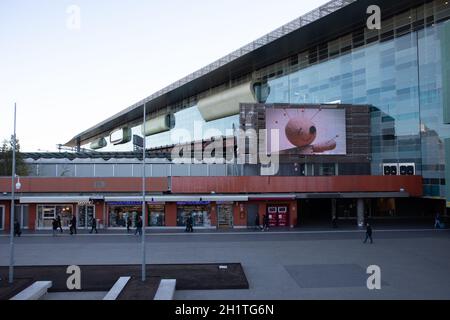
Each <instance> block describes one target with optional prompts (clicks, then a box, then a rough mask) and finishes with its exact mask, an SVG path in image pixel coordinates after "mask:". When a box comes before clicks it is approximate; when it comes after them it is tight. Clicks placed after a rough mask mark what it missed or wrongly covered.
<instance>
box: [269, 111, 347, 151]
mask: <svg viewBox="0 0 450 320" xmlns="http://www.w3.org/2000/svg"><path fill="white" fill-rule="evenodd" d="M345 123H346V122H345V109H339V108H338V109H336V108H268V109H267V110H266V129H267V131H268V133H267V142H268V143H267V150H268V152H269V153H277V152H281V151H287V150H289V151H291V150H295V151H296V152H297V153H298V154H301V155H346V154H347V137H346V127H345ZM271 130H278V132H279V147H278V148H276V144H273V143H272V141H271Z"/></svg>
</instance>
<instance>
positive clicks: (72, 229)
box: [70, 215, 77, 235]
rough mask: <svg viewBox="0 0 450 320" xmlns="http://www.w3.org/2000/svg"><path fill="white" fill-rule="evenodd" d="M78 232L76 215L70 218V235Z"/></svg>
mask: <svg viewBox="0 0 450 320" xmlns="http://www.w3.org/2000/svg"><path fill="white" fill-rule="evenodd" d="M73 234H77V218H76V217H75V215H73V216H72V220H70V235H73Z"/></svg>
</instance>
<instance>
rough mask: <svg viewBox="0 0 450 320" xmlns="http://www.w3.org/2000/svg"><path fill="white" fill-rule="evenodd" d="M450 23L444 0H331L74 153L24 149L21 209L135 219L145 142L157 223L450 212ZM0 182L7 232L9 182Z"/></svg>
mask: <svg viewBox="0 0 450 320" xmlns="http://www.w3.org/2000/svg"><path fill="white" fill-rule="evenodd" d="M372 5H376V6H379V8H380V9H381V29H369V27H368V24H367V20H368V18H369V17H370V16H371V14H370V13H369V14H368V13H367V9H368V7H369V6H372ZM449 18H450V4H449V3H448V1H445V0H434V1H425V0H398V1H387V0H371V1H366V0H334V1H331V2H329V3H327V4H325V5H323V6H322V7H320V8H318V9H316V10H314V11H312V12H310V13H308V14H306V15H304V16H302V17H300V18H298V19H296V20H294V21H292V22H290V23H288V24H286V25H284V26H282V27H280V28H279V29H277V30H275V31H273V32H272V33H270V34H268V35H266V36H264V37H262V38H260V39H257V40H255V41H254V42H252V43H250V44H248V45H247V46H245V47H243V48H240V49H238V50H237V51H235V52H233V53H231V54H229V55H227V56H225V57H223V58H221V59H219V60H218V61H216V62H214V63H212V64H210V65H208V66H206V67H204V68H203V69H201V70H198V71H197V72H195V73H193V74H191V75H188V76H187V77H185V78H183V79H181V80H179V81H177V82H175V83H174V84H172V85H170V86H169V87H167V88H164V89H162V90H161V91H159V92H156V93H154V94H153V95H151V96H149V97H148V98H146V99H145V100H143V101H139V102H138V103H136V104H134V105H132V106H131V107H129V108H127V109H125V110H123V111H122V112H120V113H118V114H116V115H114V116H112V117H110V118H108V119H106V120H104V121H102V122H100V123H99V124H98V125H96V126H94V127H92V128H90V129H88V130H85V131H83V132H81V133H79V134H77V135H76V136H75V137H74V138H73V139H71V140H70V141H69V142H67V143H66V144H65V145H66V146H67V147H71V148H74V152H59V153H46V154H42V153H37V154H25V158H26V162H27V164H28V168H29V170H28V171H29V172H28V176H26V177H20V181H21V185H22V187H21V189H20V190H18V194H17V200H16V212H17V214H16V217H17V218H18V219H19V220H20V222H21V223H22V226H24V227H28V228H29V229H46V228H49V227H50V225H51V221H52V219H53V218H54V217H56V216H57V215H60V216H61V217H62V219H63V222H64V224H65V226H67V225H68V220H69V219H70V217H71V216H72V215H76V216H77V218H78V224H79V227H81V228H88V227H89V226H90V224H91V221H92V219H93V218H94V217H95V218H96V219H97V220H99V223H100V225H101V226H102V227H104V228H124V227H125V226H126V221H127V218H128V217H131V218H132V221H133V223H134V220H135V217H136V216H137V215H140V214H142V196H141V190H142V178H141V177H142V174H143V168H144V164H143V152H142V147H143V141H144V139H143V137H145V145H146V162H145V176H146V199H147V205H146V211H147V212H146V214H145V217H146V225H147V226H148V227H150V228H176V227H180V228H182V227H183V226H184V224H185V220H186V217H187V216H192V217H193V218H194V222H195V226H196V227H199V228H247V227H252V226H254V225H255V223H256V220H257V217H259V218H260V221H262V216H263V215H264V214H268V215H269V218H270V225H271V226H272V227H298V226H300V227H301V226H303V225H307V224H312V223H315V222H316V221H317V222H321V221H322V222H323V221H329V222H331V220H332V218H333V217H335V218H337V219H338V221H350V222H351V223H354V224H355V225H357V224H358V225H359V226H362V225H363V224H364V221H366V220H367V219H370V220H376V219H397V220H399V219H409V218H423V219H433V217H434V216H435V215H436V214H437V213H440V214H442V215H447V206H448V205H449V203H450V202H449V201H450V189H449V188H447V183H446V181H448V180H449V179H450V176H449V174H450V163H449V161H450V140H449V139H450V87H449V84H450V22H448V19H449ZM144 105H145V110H146V111H147V112H146V124H145V130H144V126H143V122H144ZM104 107H105V111H107V109H106V108H107V106H104ZM252 132H255V135H252ZM207 155H209V157H208V156H207ZM0 192H1V193H2V194H0V228H1V229H7V228H8V227H7V226H8V221H9V218H8V217H9V214H8V213H9V210H10V206H11V193H10V192H11V179H10V178H8V177H5V178H0Z"/></svg>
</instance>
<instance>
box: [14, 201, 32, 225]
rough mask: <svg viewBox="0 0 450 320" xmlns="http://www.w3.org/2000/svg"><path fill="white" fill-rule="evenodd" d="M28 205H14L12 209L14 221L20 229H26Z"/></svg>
mask: <svg viewBox="0 0 450 320" xmlns="http://www.w3.org/2000/svg"><path fill="white" fill-rule="evenodd" d="M28 209H29V207H28V205H26V204H25V205H24V204H21V205H16V206H15V207H14V219H16V220H17V221H18V222H19V224H20V227H21V228H22V229H28V221H29V220H28V216H29V215H28V211H29V210H28Z"/></svg>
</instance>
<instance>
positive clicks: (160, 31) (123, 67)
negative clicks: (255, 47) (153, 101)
mask: <svg viewBox="0 0 450 320" xmlns="http://www.w3.org/2000/svg"><path fill="white" fill-rule="evenodd" d="M326 2H328V0H301V1H300V0H279V1H273V0H245V1H244V0H221V1H219V0H189V1H186V0H165V1H162V0H127V1H123V0H71V1H66V0H1V1H0V141H3V140H4V139H9V138H10V137H11V135H12V133H13V110H14V103H17V137H18V139H19V140H20V144H21V151H27V152H34V151H55V150H57V144H64V143H66V142H67V141H69V140H70V139H71V138H72V137H73V136H75V135H76V134H78V133H80V132H82V131H84V130H86V129H88V128H90V127H92V126H93V125H95V124H97V123H99V122H101V121H103V120H105V119H106V118H108V117H110V116H112V115H114V114H116V113H117V112H119V111H121V110H123V109H125V108H127V107H129V106H131V105H133V104H134V103H136V102H138V101H140V100H142V99H144V98H146V97H148V96H150V95H151V94H153V93H154V92H156V91H158V90H160V89H162V88H164V87H165V86H167V85H169V84H171V83H173V82H175V81H177V80H179V79H181V78H183V77H184V76H186V75H188V74H190V73H192V72H194V71H196V70H198V69H200V68H202V67H204V66H206V65H208V64H209V63H212V62H214V61H215V60H217V59H219V58H221V57H223V56H225V55H227V54H229V53H230V52H232V51H234V50H236V49H238V48H240V47H242V46H244V45H246V44H248V43H250V42H252V41H253V40H255V39H257V38H258V37H261V36H263V35H265V34H267V33H269V32H271V31H272V30H274V29H276V28H278V27H280V26H282V25H283V24H286V23H288V22H290V21H292V20H294V19H296V18H298V17H299V16H301V15H303V14H304V13H307V12H309V11H311V10H313V9H315V8H317V7H319V6H320V5H322V4H324V3H326Z"/></svg>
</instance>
